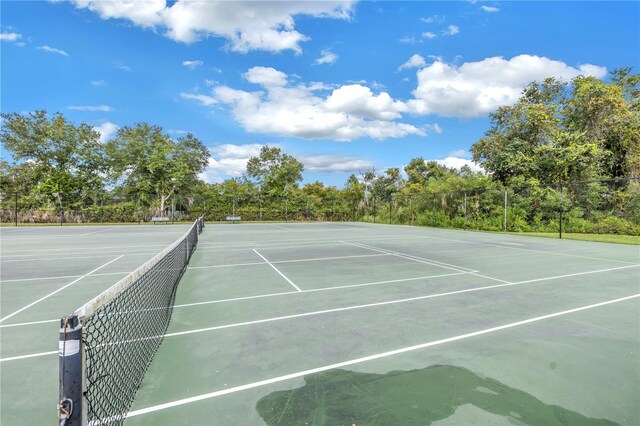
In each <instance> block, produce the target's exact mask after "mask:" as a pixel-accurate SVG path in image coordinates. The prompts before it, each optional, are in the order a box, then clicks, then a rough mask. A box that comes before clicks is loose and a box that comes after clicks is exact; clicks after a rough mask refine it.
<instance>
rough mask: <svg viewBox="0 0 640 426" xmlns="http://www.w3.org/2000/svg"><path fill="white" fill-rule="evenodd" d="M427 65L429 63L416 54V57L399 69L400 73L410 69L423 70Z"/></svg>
mask: <svg viewBox="0 0 640 426" xmlns="http://www.w3.org/2000/svg"><path fill="white" fill-rule="evenodd" d="M426 65H427V63H426V62H425V61H424V58H423V57H422V56H420V55H418V54H417V53H416V54H415V55H413V56H412V57H410V58H409V60H408V61H407V62H405V63H404V64H402V65H400V66H399V67H398V71H402V70H406V69H409V68H423V67H425V66H426Z"/></svg>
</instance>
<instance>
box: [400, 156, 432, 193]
mask: <svg viewBox="0 0 640 426" xmlns="http://www.w3.org/2000/svg"><path fill="white" fill-rule="evenodd" d="M404 172H405V173H406V174H407V176H408V180H407V183H408V184H409V185H412V186H414V187H415V188H416V189H417V188H419V187H420V186H422V185H424V183H425V182H426V181H427V179H428V178H429V169H428V168H427V163H426V161H425V160H424V158H422V157H418V158H414V159H412V160H411V161H409V164H407V165H406V166H404Z"/></svg>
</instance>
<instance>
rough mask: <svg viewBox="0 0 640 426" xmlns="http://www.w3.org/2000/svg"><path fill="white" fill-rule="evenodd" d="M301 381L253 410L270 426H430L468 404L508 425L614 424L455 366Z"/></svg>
mask: <svg viewBox="0 0 640 426" xmlns="http://www.w3.org/2000/svg"><path fill="white" fill-rule="evenodd" d="M304 379H305V385H304V386H302V387H299V388H296V389H292V390H287V391H277V392H273V393H271V394H269V395H267V396H265V397H263V398H262V399H260V400H259V401H258V403H257V404H256V410H257V411H258V413H259V414H260V416H261V417H262V418H263V419H264V421H265V422H266V423H267V424H268V425H305V424H314V425H363V424H367V425H391V424H394V425H401V424H412V425H417V424H426V425H430V424H432V423H433V422H435V421H438V420H444V419H446V418H448V417H450V416H452V415H453V414H454V413H455V412H456V409H458V408H459V407H461V406H463V405H467V404H470V405H473V406H475V407H477V408H478V409H480V410H482V411H485V412H488V413H491V414H494V415H497V416H502V417H504V418H505V420H506V421H508V422H509V423H512V424H526V425H585V426H586V425H616V424H617V423H615V422H612V421H609V420H606V419H594V418H589V417H586V416H584V415H582V414H580V413H577V412H575V411H571V410H568V409H566V408H563V407H560V406H557V405H551V404H545V403H544V402H542V401H540V400H539V399H537V398H535V397H534V396H533V395H531V394H528V393H526V392H523V391H521V390H518V389H514V388H512V387H509V386H507V385H505V384H503V383H501V382H499V381H497V380H495V379H492V378H488V377H486V378H485V377H481V376H479V375H477V374H475V373H474V372H473V371H471V370H468V369H466V368H462V367H457V366H453V365H435V366H430V367H426V368H423V369H419V370H411V371H390V372H388V373H386V374H372V373H360V372H355V371H348V370H341V369H337V370H331V371H328V372H322V373H316V374H311V375H308V376H305V378H304Z"/></svg>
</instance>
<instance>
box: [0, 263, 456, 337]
mask: <svg viewBox="0 0 640 426" xmlns="http://www.w3.org/2000/svg"><path fill="white" fill-rule="evenodd" d="M454 275H464V272H459V273H455V274H442V275H427V276H424V277H415V278H400V279H397V280H386V281H375V282H370V283H361V284H349V285H339V286H335V287H322V288H310V289H308V290H302V291H285V292H281V293H267V294H260V295H257V296H244V297H234V298H231V299H218V300H209V301H206V302H194V303H184V304H182V305H174V306H173V307H174V308H185V307H190V306H199V305H211V304H214V303H224V302H237V301H240V300H252V299H262V298H265V297H274V296H284V295H287V294H304V293H316V292H318V291H328V290H340V289H343V288H354V287H366V286H372V285H380V284H393V283H399V282H407V281H418V280H426V279H430V278H443V277H452V276H454ZM2 327H3V326H0V328H2Z"/></svg>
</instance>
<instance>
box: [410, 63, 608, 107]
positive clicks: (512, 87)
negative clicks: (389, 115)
mask: <svg viewBox="0 0 640 426" xmlns="http://www.w3.org/2000/svg"><path fill="white" fill-rule="evenodd" d="M606 73H607V70H606V68H604V67H598V66H595V65H590V64H585V65H580V66H579V67H578V68H574V67H571V66H569V65H567V64H565V63H563V62H560V61H554V60H551V59H549V58H545V57H539V56H532V55H519V56H515V57H513V58H511V59H509V60H506V59H504V58H502V57H499V56H496V57H492V58H486V59H484V60H482V61H479V62H467V63H464V64H462V65H460V66H456V65H451V64H446V63H444V62H441V61H436V62H434V63H432V64H431V65H429V66H427V67H425V68H423V69H421V70H419V71H417V77H418V87H417V88H416V89H415V90H414V91H413V95H414V96H415V99H412V100H410V101H408V102H407V106H408V108H409V111H410V112H412V113H414V114H419V115H424V114H438V115H441V116H446V117H477V116H482V115H486V114H488V113H490V112H492V111H495V110H496V109H497V108H498V107H499V106H501V105H512V104H514V103H515V102H516V101H517V100H518V98H519V97H520V94H521V92H522V90H523V89H524V87H525V86H526V85H527V84H529V83H530V82H532V81H542V80H544V79H545V78H547V77H556V78H558V79H560V80H562V81H569V80H570V79H572V78H573V77H576V76H578V75H581V74H582V75H589V76H594V77H597V78H602V77H604V76H605V75H606Z"/></svg>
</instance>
